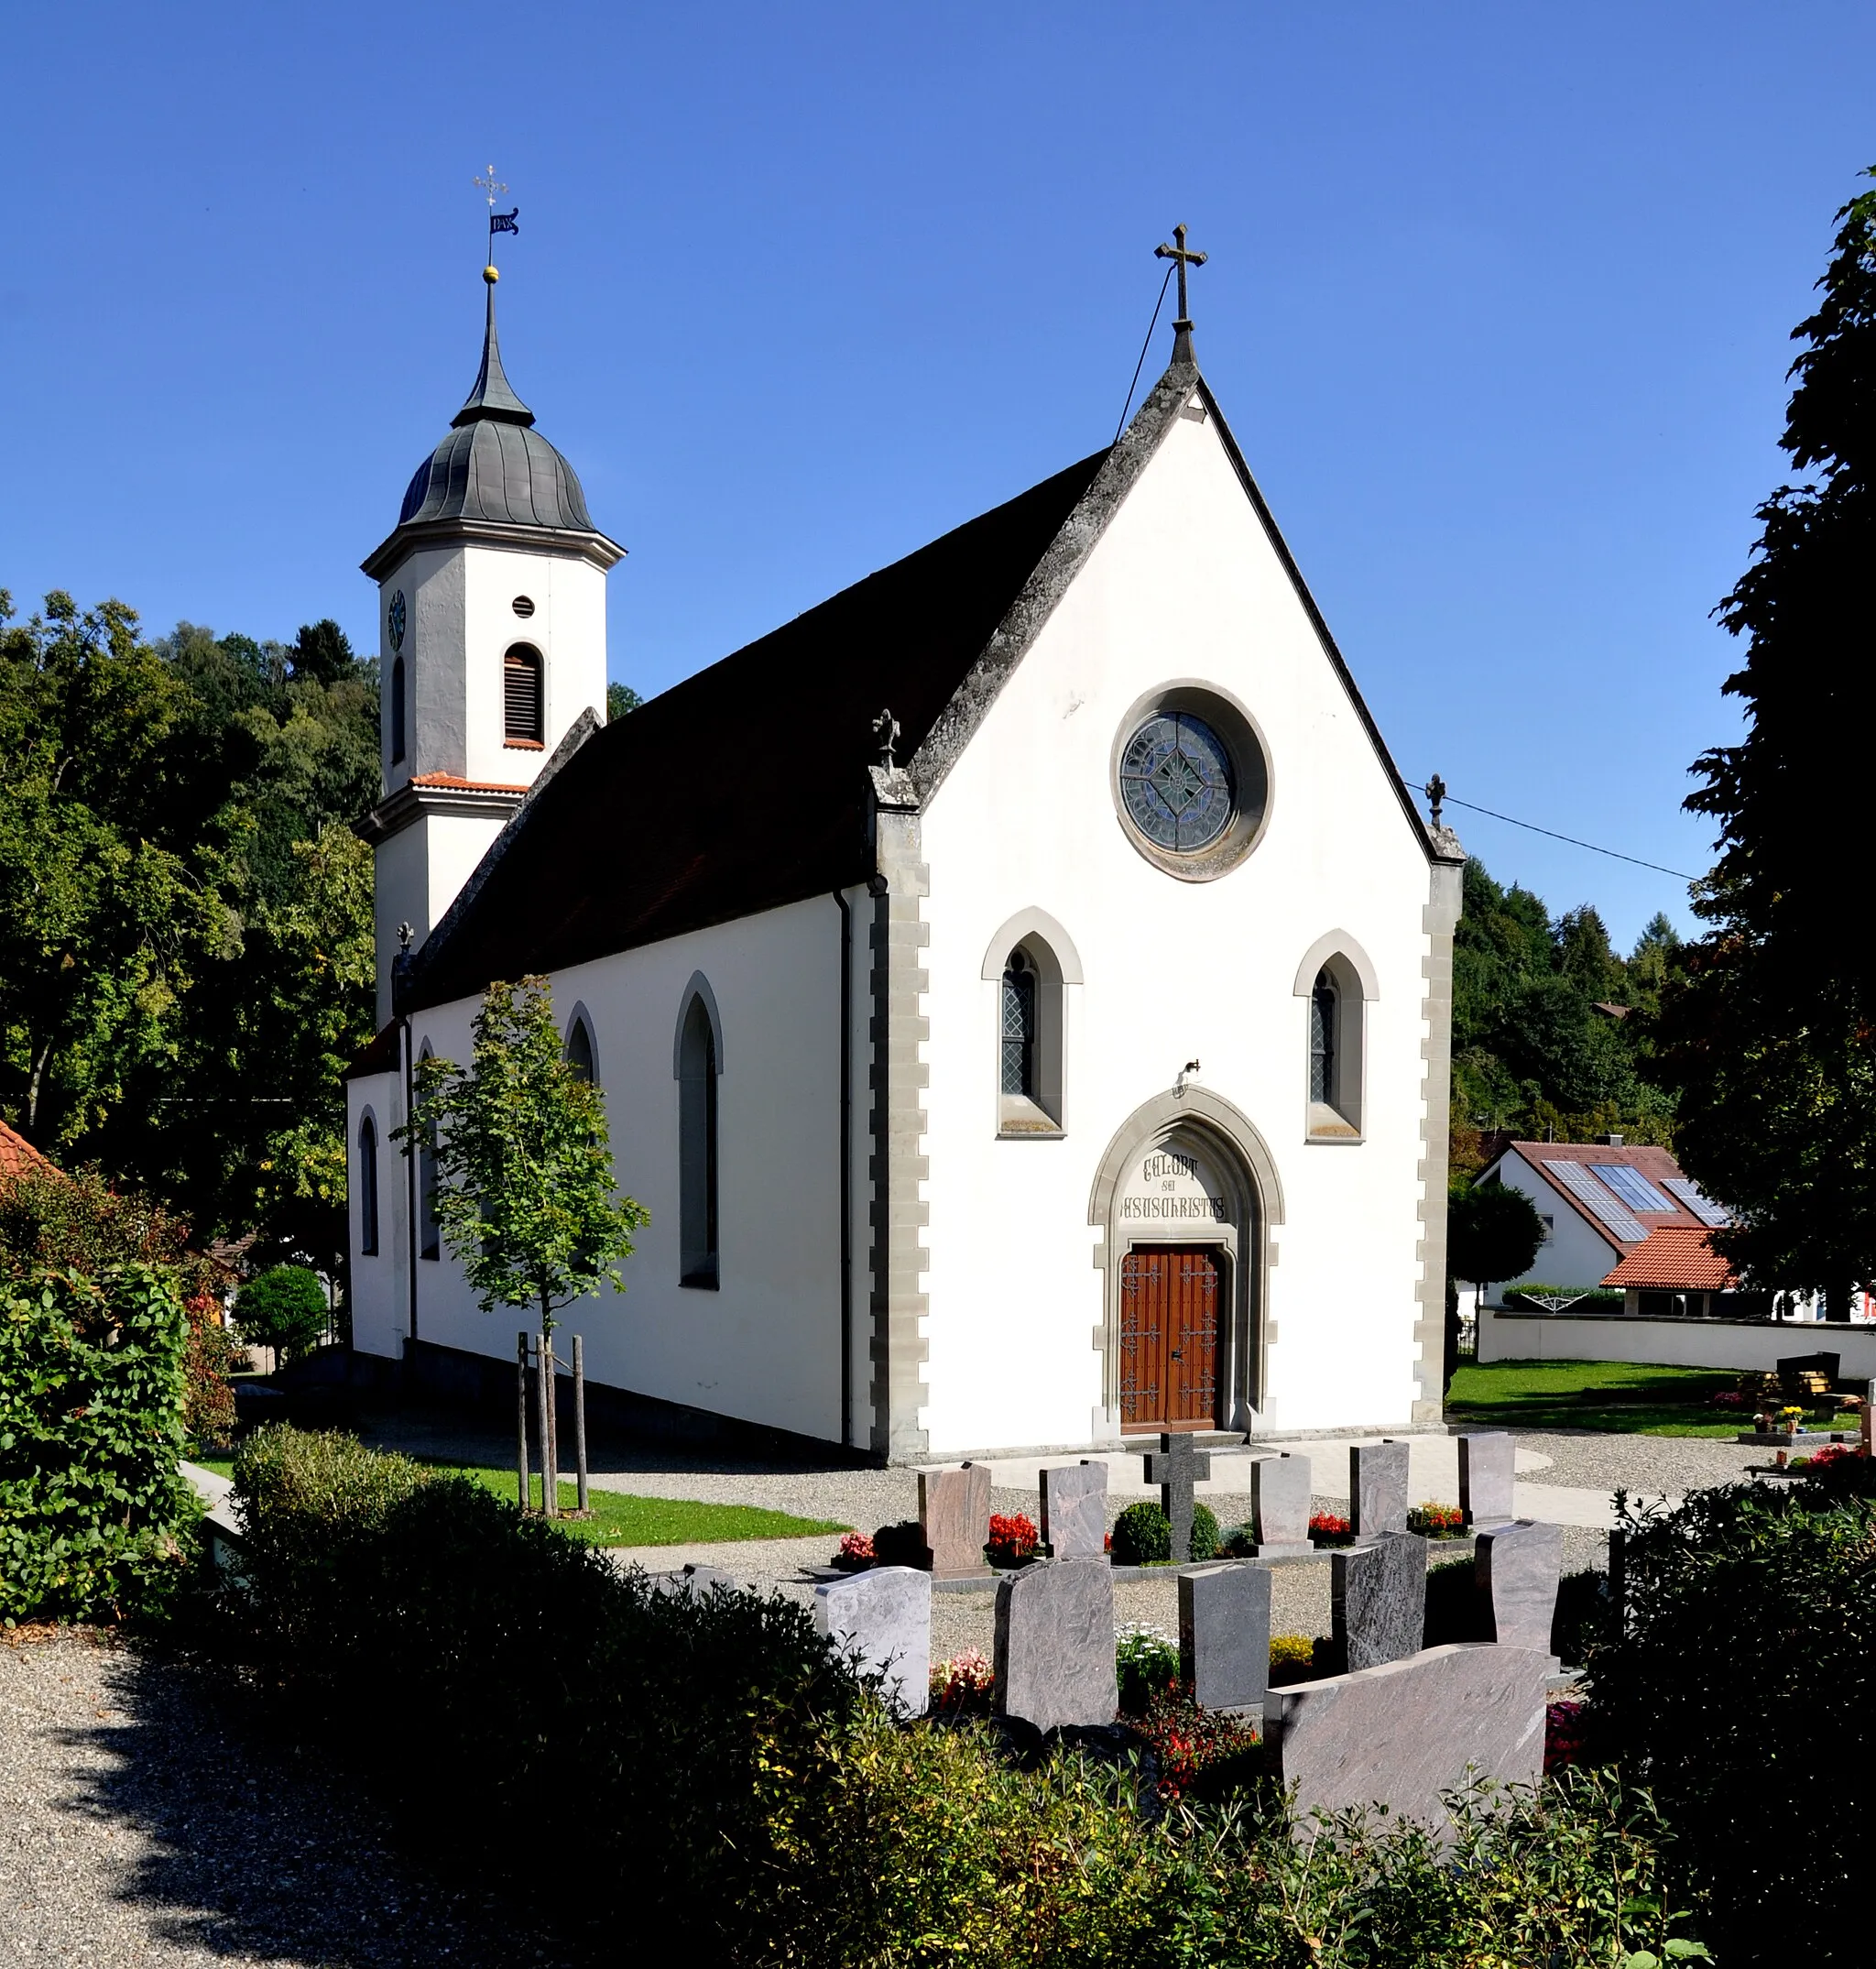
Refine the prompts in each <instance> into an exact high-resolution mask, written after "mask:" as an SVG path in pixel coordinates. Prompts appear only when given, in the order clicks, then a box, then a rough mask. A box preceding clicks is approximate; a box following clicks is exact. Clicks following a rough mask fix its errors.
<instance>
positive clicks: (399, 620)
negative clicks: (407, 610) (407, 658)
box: [389, 588, 404, 650]
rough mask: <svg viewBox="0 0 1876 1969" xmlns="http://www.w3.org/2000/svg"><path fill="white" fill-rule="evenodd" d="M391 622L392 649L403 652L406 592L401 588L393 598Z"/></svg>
mask: <svg viewBox="0 0 1876 1969" xmlns="http://www.w3.org/2000/svg"><path fill="white" fill-rule="evenodd" d="M389 621H390V629H391V648H392V649H393V650H401V649H402V648H403V647H404V591H403V589H402V588H399V589H398V592H397V593H396V594H395V595H394V596H391V608H390V617H389Z"/></svg>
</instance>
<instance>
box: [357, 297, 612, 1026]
mask: <svg viewBox="0 0 1876 1969" xmlns="http://www.w3.org/2000/svg"><path fill="white" fill-rule="evenodd" d="M497 278H498V277H497V275H496V269H495V268H494V267H493V266H489V267H486V268H484V269H483V279H484V280H485V282H486V283H487V290H488V320H487V326H486V329H485V333H484V336H483V344H482V367H481V368H480V370H478V371H477V373H476V377H475V387H474V388H473V389H472V390H471V391H470V392H469V400H468V401H467V402H466V403H464V406H463V408H462V409H461V410H458V411H457V413H456V415H455V417H454V419H453V421H452V422H451V425H450V429H449V432H448V433H447V434H446V435H445V436H444V438H443V440H442V443H440V444H439V445H438V446H437V447H436V449H435V450H434V451H433V452H432V453H431V454H430V456H429V457H428V458H427V459H426V460H425V461H424V463H423V464H422V465H420V466H419V467H418V468H417V474H416V476H415V477H413V478H412V479H411V481H410V485H409V490H408V491H407V492H406V493H405V495H404V507H403V510H402V511H401V512H400V513H399V514H398V524H397V526H396V528H395V529H394V530H393V531H392V532H391V533H390V535H389V537H388V538H387V540H386V541H384V543H383V544H382V545H381V546H379V547H378V548H376V550H375V551H374V552H372V553H371V554H370V555H369V556H368V557H367V558H366V559H365V563H364V568H365V573H366V574H368V575H370V576H371V578H372V579H373V580H374V581H376V583H377V585H378V625H379V634H380V641H379V645H378V647H379V649H380V651H381V652H382V665H381V667H382V696H383V716H382V720H381V732H380V738H381V743H382V748H383V750H382V767H383V775H384V777H383V785H384V793H383V796H382V798H380V800H379V801H378V804H376V806H375V807H374V808H373V809H372V810H371V813H370V814H369V815H368V816H367V817H366V819H365V823H364V825H363V826H362V829H361V831H362V832H363V833H364V835H365V838H366V839H367V840H368V841H370V843H371V844H372V847H373V848H374V849H375V851H376V895H377V902H376V919H377V922H376V929H377V1016H378V1023H379V1024H380V1025H382V1024H384V1023H385V1022H386V1021H387V1020H388V1019H389V1017H390V1015H391V975H392V967H393V964H394V963H395V961H396V959H397V957H398V951H399V949H400V947H401V945H402V925H404V924H409V926H410V929H409V947H410V948H411V949H412V950H415V949H417V948H418V947H419V946H420V945H421V944H422V942H423V939H424V938H425V937H426V936H427V935H429V934H430V932H431V930H432V929H433V928H434V927H435V926H436V924H437V923H438V921H439V920H440V919H441V918H442V915H443V913H444V912H445V911H447V910H448V908H449V906H450V904H451V903H452V902H453V901H454V900H455V898H456V895H457V894H458V892H460V891H461V889H462V888H463V885H464V882H466V881H468V880H469V877H470V876H471V875H472V874H473V873H474V869H475V866H476V864H477V863H478V862H479V861H480V860H481V859H482V858H483V856H484V855H485V853H486V852H487V850H488V848H489V847H490V846H491V845H492V844H493V842H494V840H495V838H496V836H497V835H498V834H499V833H500V832H501V830H502V828H503V827H504V826H506V825H507V821H508V820H509V818H510V817H511V816H512V815H513V814H514V813H515V811H516V809H517V808H518V806H519V805H520V804H521V801H522V799H523V798H524V796H525V795H526V793H527V792H528V789H529V787H530V786H531V785H532V784H533V783H534V780H535V777H536V775H537V774H538V773H539V772H540V769H541V767H542V766H543V765H544V764H545V763H546V761H547V760H548V759H549V757H550V756H551V754H552V752H553V749H554V748H555V747H556V746H557V745H558V744H559V743H560V741H561V740H562V738H564V737H565V736H566V733H567V730H568V727H570V726H572V724H573V721H574V720H575V719H576V718H577V717H578V716H580V714H581V713H582V712H583V711H584V710H586V709H587V708H588V707H589V706H590V707H591V708H592V709H593V710H594V712H595V713H596V714H597V715H598V716H600V717H601V718H602V719H604V717H605V576H606V573H607V571H608V570H609V569H610V568H611V567H612V566H613V564H614V563H616V562H617V561H618V560H619V559H620V558H621V557H622V556H623V555H624V553H625V551H626V550H625V549H624V548H623V547H621V546H620V545H619V544H618V543H617V542H616V541H612V540H609V539H608V538H607V537H606V536H605V534H604V533H602V532H600V531H599V530H598V529H597V528H596V527H595V526H594V524H593V521H592V519H591V517H590V516H589V515H588V513H587V510H586V498H585V495H584V493H583V492H582V491H581V489H580V481H579V479H578V478H577V477H576V476H574V473H573V466H572V465H569V464H568V463H567V461H566V460H565V459H564V458H563V457H562V455H561V454H560V453H559V452H558V451H556V450H555V449H554V447H553V446H552V445H551V444H550V443H548V441H547V440H546V439H545V438H544V437H542V436H541V434H540V432H538V431H537V430H535V428H534V413H533V411H532V410H529V408H528V406H527V405H526V404H525V403H523V402H522V401H521V399H520V398H519V397H518V396H517V395H516V394H515V392H514V390H513V388H511V387H510V386H509V383H508V379H507V376H506V375H505V374H504V373H503V370H502V358H501V350H500V347H499V345H498V344H497V343H496V325H495V287H496V279H497Z"/></svg>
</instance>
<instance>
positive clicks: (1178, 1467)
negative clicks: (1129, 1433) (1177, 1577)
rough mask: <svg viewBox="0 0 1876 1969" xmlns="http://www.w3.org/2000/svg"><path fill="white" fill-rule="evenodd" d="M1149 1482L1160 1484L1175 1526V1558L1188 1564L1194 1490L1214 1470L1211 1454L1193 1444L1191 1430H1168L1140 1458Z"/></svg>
mask: <svg viewBox="0 0 1876 1969" xmlns="http://www.w3.org/2000/svg"><path fill="white" fill-rule="evenodd" d="M1141 1460H1142V1461H1143V1462H1144V1463H1145V1465H1146V1475H1147V1482H1149V1483H1157V1484H1158V1485H1159V1486H1160V1509H1161V1510H1162V1511H1163V1512H1164V1513H1165V1514H1166V1516H1167V1519H1168V1520H1169V1521H1170V1523H1171V1524H1172V1559H1173V1563H1174V1564H1175V1565H1181V1566H1183V1565H1185V1564H1186V1563H1187V1562H1188V1561H1189V1560H1190V1559H1191V1558H1192V1490H1193V1485H1194V1484H1195V1483H1198V1482H1202V1481H1203V1480H1204V1479H1205V1478H1206V1477H1209V1476H1210V1475H1211V1473H1212V1459H1211V1456H1210V1453H1209V1452H1208V1451H1206V1450H1204V1449H1195V1448H1194V1446H1193V1440H1192V1435H1191V1432H1190V1431H1189V1430H1185V1429H1180V1430H1172V1431H1168V1432H1167V1433H1166V1434H1165V1435H1163V1436H1162V1437H1161V1438H1160V1447H1159V1449H1158V1450H1157V1451H1149V1452H1148V1454H1147V1455H1146V1456H1145V1457H1143V1458H1142V1459H1141Z"/></svg>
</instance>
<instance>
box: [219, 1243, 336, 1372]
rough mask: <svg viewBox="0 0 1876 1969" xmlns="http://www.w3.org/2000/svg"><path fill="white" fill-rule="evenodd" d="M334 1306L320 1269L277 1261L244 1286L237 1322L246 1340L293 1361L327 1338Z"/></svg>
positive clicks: (236, 1309)
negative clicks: (327, 1296) (327, 1295)
mask: <svg viewBox="0 0 1876 1969" xmlns="http://www.w3.org/2000/svg"><path fill="white" fill-rule="evenodd" d="M331 1310H332V1309H331V1307H330V1305H329V1304H328V1302H327V1299H326V1288H325V1287H324V1286H323V1285H321V1284H320V1282H319V1274H318V1273H317V1272H312V1271H309V1270H308V1269H307V1267H306V1266H305V1265H303V1264H277V1265H274V1266H273V1267H272V1268H271V1269H270V1270H268V1271H266V1272H263V1273H261V1274H260V1275H259V1276H258V1277H257V1278H251V1279H249V1280H248V1282H247V1283H246V1285H244V1286H242V1288H241V1291H240V1293H239V1294H238V1295H237V1296H236V1298H235V1325H236V1326H237V1327H239V1328H240V1329H241V1337H242V1339H243V1340H249V1341H252V1342H254V1343H256V1344H257V1345H259V1346H262V1347H272V1348H274V1349H276V1350H277V1351H278V1352H279V1353H280V1355H281V1356H282V1357H283V1358H284V1359H286V1360H289V1361H290V1360H293V1359H294V1358H296V1357H297V1356H298V1355H300V1354H303V1353H309V1352H311V1350H312V1349H313V1348H315V1347H317V1346H318V1345H319V1343H320V1341H321V1340H323V1339H324V1338H325V1334H326V1325H327V1321H328V1319H329V1318H330V1315H331Z"/></svg>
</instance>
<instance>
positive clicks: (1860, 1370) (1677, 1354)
mask: <svg viewBox="0 0 1876 1969" xmlns="http://www.w3.org/2000/svg"><path fill="white" fill-rule="evenodd" d="M1818 1352H1824V1353H1835V1354H1840V1355H1841V1356H1842V1368H1841V1373H1842V1376H1843V1378H1844V1379H1845V1380H1848V1381H1865V1380H1869V1379H1871V1378H1872V1377H1876V1326H1866V1325H1863V1324H1861V1323H1855V1324H1849V1325H1843V1324H1831V1323H1829V1322H1827V1321H1824V1320H1809V1319H1797V1320H1790V1319H1787V1320H1778V1321H1770V1320H1743V1319H1643V1318H1636V1317H1633V1316H1631V1315H1630V1314H1627V1313H1615V1312H1610V1313H1579V1314H1576V1315H1575V1316H1574V1317H1573V1316H1571V1315H1569V1314H1557V1313H1524V1312H1503V1311H1500V1310H1498V1309H1496V1308H1494V1307H1484V1308H1482V1309H1481V1311H1480V1313H1479V1316H1478V1358H1479V1360H1480V1361H1481V1362H1492V1361H1633V1362H1648V1363H1650V1364H1652V1365H1656V1366H1662V1367H1732V1368H1739V1369H1740V1370H1741V1371H1742V1372H1743V1371H1749V1370H1752V1369H1761V1370H1763V1371H1765V1372H1767V1373H1770V1372H1771V1371H1772V1370H1773V1369H1775V1368H1776V1367H1777V1365H1778V1362H1779V1361H1780V1359H1781V1358H1782V1357H1783V1358H1786V1359H1789V1358H1790V1357H1791V1356H1792V1355H1793V1354H1801V1353H1818Z"/></svg>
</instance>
